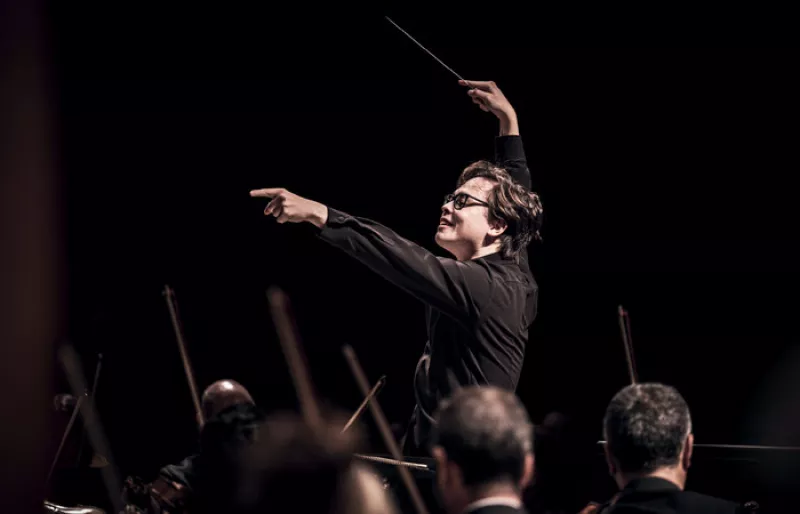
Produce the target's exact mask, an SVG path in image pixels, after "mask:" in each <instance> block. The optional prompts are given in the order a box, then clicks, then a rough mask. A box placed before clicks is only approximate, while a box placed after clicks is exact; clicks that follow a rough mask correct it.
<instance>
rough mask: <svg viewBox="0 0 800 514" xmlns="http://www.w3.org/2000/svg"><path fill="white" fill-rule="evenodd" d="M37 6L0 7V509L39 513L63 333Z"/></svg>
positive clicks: (44, 29)
mask: <svg viewBox="0 0 800 514" xmlns="http://www.w3.org/2000/svg"><path fill="white" fill-rule="evenodd" d="M46 8H47V4H46V3H45V2H41V1H37V0H9V1H4V2H0V112H2V117H0V118H1V119H0V284H2V287H0V298H2V300H0V307H2V308H0V342H2V349H0V389H1V390H2V391H3V392H4V393H5V394H4V400H5V401H4V403H3V412H4V418H5V421H6V422H4V423H2V424H0V455H2V456H3V457H2V459H0V470H2V476H3V492H2V494H0V512H14V513H15V514H25V513H28V512H41V510H42V500H43V498H44V496H45V490H46V489H45V480H46V477H47V470H48V466H49V464H50V461H49V457H50V456H49V455H48V451H47V450H48V447H47V443H48V436H49V431H50V426H49V422H50V419H49V416H48V412H47V410H46V409H45V408H42V406H43V405H46V404H47V403H48V401H50V399H51V398H52V397H53V385H52V380H53V348H54V343H55V342H56V341H57V340H58V339H59V338H61V337H63V336H64V320H65V319H66V318H65V315H66V303H65V302H64V301H63V294H64V291H65V289H64V285H65V284H64V282H63V278H64V274H63V271H64V268H63V260H62V258H63V256H64V253H65V252H64V239H63V235H64V232H63V227H62V222H61V220H62V219H63V212H62V210H61V206H62V204H61V200H62V199H63V197H62V193H61V191H62V189H61V188H60V183H59V182H60V176H59V173H58V161H57V154H58V152H57V133H56V131H55V129H56V128H57V125H58V123H57V120H56V119H55V116H54V113H55V110H54V109H53V108H54V107H57V105H55V103H54V100H55V99H56V98H57V97H56V96H55V95H54V94H53V91H54V89H53V87H52V79H53V78H54V76H55V74H54V73H53V59H52V57H51V55H50V49H51V46H50V44H49V41H48V40H49V39H50V34H49V28H50V27H49V25H50V24H49V23H48V21H49V20H48V19H47V16H46V15H47V10H46Z"/></svg>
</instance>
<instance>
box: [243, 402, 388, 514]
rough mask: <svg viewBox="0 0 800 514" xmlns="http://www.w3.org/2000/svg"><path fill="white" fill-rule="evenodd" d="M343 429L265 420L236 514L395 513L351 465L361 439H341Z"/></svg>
mask: <svg viewBox="0 0 800 514" xmlns="http://www.w3.org/2000/svg"><path fill="white" fill-rule="evenodd" d="M343 425H344V418H343V419H342V420H341V422H330V423H326V424H325V426H324V427H323V428H321V429H319V430H313V429H312V428H310V427H309V426H308V425H307V424H306V423H305V422H304V421H303V420H302V419H300V418H299V417H297V416H295V415H289V414H286V415H281V416H275V417H271V418H270V419H268V420H267V421H266V423H265V424H264V425H263V426H262V430H261V432H260V436H261V437H262V442H261V443H259V445H258V449H257V451H256V452H254V453H253V455H252V460H250V468H249V472H248V478H247V479H246V480H245V481H244V482H243V483H242V488H241V489H240V496H239V506H238V510H237V511H236V512H243V513H248V514H250V513H252V514H256V513H258V514H260V513H267V512H304V513H306V512H307V513H315V514H396V513H398V512H399V511H398V510H397V507H396V506H395V503H394V500H393V498H392V497H391V496H390V495H389V494H388V493H387V492H386V491H385V489H384V487H383V484H382V482H381V480H380V479H379V478H378V477H377V476H376V475H375V474H374V473H373V472H372V470H371V468H370V467H368V466H367V465H362V464H360V463H358V462H355V461H354V460H353V453H354V452H355V451H356V450H357V449H358V446H359V444H360V441H361V437H360V435H359V434H358V431H357V430H355V429H350V430H348V431H347V432H346V433H345V434H341V427H342V426H343Z"/></svg>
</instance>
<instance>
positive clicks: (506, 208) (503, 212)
mask: <svg viewBox="0 0 800 514" xmlns="http://www.w3.org/2000/svg"><path fill="white" fill-rule="evenodd" d="M473 178H485V179H487V180H490V181H492V182H494V183H495V187H494V188H493V189H492V191H491V193H489V197H488V199H487V202H488V203H489V205H490V206H491V209H490V214H489V216H490V217H489V221H498V220H502V221H504V222H505V223H506V226H507V228H506V231H505V232H503V234H502V235H501V236H500V251H501V252H502V254H503V257H506V258H510V259H514V260H515V261H518V260H519V255H520V253H521V252H522V250H523V249H524V248H525V247H526V246H528V244H530V242H531V240H533V239H537V240H541V238H542V236H541V232H540V231H541V227H542V214H543V209H542V202H541V200H540V199H539V195H537V194H536V193H534V192H531V191H529V190H528V189H526V188H525V187H524V186H523V185H522V184H520V183H519V182H517V181H515V180H514V179H513V178H512V177H511V175H510V174H509V173H508V172H507V171H506V170H505V169H503V168H501V167H499V166H497V165H495V164H492V163H491V162H489V161H477V162H474V163H472V164H470V165H469V166H467V167H466V169H464V171H463V172H461V176H460V177H458V183H457V186H456V187H461V186H462V185H464V183H465V182H467V181H468V180H471V179H473Z"/></svg>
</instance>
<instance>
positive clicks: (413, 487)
mask: <svg viewBox="0 0 800 514" xmlns="http://www.w3.org/2000/svg"><path fill="white" fill-rule="evenodd" d="M342 353H344V357H345V359H346V360H347V364H348V365H349V366H350V371H351V372H352V373H353V377H354V378H355V379H356V383H357V384H358V387H359V388H360V389H361V394H363V395H365V396H367V395H368V394H369V381H368V380H367V377H366V375H365V374H364V370H363V369H362V368H361V365H360V364H359V363H358V358H357V357H356V352H355V350H353V348H352V347H351V346H349V345H345V346H344V347H343V348H342ZM369 409H370V412H372V416H373V417H374V418H375V421H376V422H377V424H378V428H379V429H380V432H381V436H382V437H383V442H384V443H385V444H386V446H387V447H388V448H389V451H390V452H391V454H392V457H394V460H395V461H397V462H398V463H399V462H402V461H403V454H402V453H401V452H400V448H399V447H398V446H397V441H395V440H394V436H393V435H392V429H391V428H390V427H389V422H388V421H386V417H385V416H384V415H383V410H382V409H381V406H380V404H379V403H378V400H377V399H375V398H373V399H372V401H371V402H369ZM397 471H398V473H400V478H402V479H403V482H404V483H405V486H406V488H407V489H408V494H409V495H410V496H411V501H412V503H413V504H414V508H415V509H416V511H417V514H428V510H427V509H426V508H425V503H424V502H423V501H422V495H420V492H419V489H418V488H417V484H416V482H414V479H413V478H412V477H411V473H410V472H409V471H408V467H407V466H403V465H400V466H398V468H397Z"/></svg>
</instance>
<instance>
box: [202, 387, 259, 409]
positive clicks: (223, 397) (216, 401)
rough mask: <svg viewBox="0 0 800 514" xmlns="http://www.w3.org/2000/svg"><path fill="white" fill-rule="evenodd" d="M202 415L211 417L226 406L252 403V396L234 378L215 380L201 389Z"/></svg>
mask: <svg viewBox="0 0 800 514" xmlns="http://www.w3.org/2000/svg"><path fill="white" fill-rule="evenodd" d="M202 403H203V416H204V417H205V418H206V419H209V418H213V417H214V416H216V415H217V414H218V413H220V412H222V411H224V410H225V409H227V408H228V407H231V406H233V405H239V404H250V405H253V404H255V402H254V401H253V397H252V396H250V392H249V391H248V390H247V389H245V387H244V386H243V385H242V384H240V383H239V382H237V381H235V380H228V379H226V380H217V381H216V382H214V383H213V384H211V385H210V386H208V387H207V388H206V390H205V391H203V400H202Z"/></svg>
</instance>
